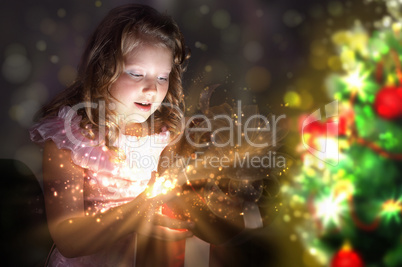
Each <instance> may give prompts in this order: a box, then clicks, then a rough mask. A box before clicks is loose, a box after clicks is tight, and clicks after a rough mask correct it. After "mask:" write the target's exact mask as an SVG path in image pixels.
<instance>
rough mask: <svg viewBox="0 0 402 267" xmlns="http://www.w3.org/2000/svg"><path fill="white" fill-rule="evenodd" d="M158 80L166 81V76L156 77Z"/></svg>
mask: <svg viewBox="0 0 402 267" xmlns="http://www.w3.org/2000/svg"><path fill="white" fill-rule="evenodd" d="M158 80H159V81H162V82H167V81H168V78H166V77H158Z"/></svg>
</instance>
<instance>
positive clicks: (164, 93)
mask: <svg viewBox="0 0 402 267" xmlns="http://www.w3.org/2000/svg"><path fill="white" fill-rule="evenodd" d="M168 90H169V85H167V86H166V87H164V88H163V89H162V90H160V92H159V100H160V101H161V102H162V101H163V100H164V99H165V97H166V95H167V93H168Z"/></svg>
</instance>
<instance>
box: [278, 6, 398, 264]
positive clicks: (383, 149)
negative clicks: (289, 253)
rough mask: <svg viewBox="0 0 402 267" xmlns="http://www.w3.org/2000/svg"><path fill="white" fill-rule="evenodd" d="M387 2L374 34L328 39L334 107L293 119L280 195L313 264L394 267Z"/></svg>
mask: <svg viewBox="0 0 402 267" xmlns="http://www.w3.org/2000/svg"><path fill="white" fill-rule="evenodd" d="M388 2H389V3H387V4H388V7H389V9H388V10H389V12H390V13H391V15H393V16H394V19H391V18H390V17H387V19H385V20H384V21H382V22H381V28H377V29H376V30H375V31H373V32H368V31H367V30H366V29H365V28H364V27H363V26H362V25H360V24H359V23H358V22H357V23H356V25H355V26H354V27H352V28H351V29H349V30H343V31H337V32H335V33H334V34H333V35H332V38H331V39H332V42H333V45H334V47H336V49H337V52H338V55H337V61H338V62H339V63H340V65H341V69H342V70H341V71H338V72H335V73H332V74H331V75H329V77H328V78H327V80H326V84H325V88H326V90H327V93H328V96H329V98H331V99H334V100H335V101H333V102H331V103H329V104H327V105H326V106H325V111H324V109H323V110H322V111H321V112H322V113H323V114H325V116H321V112H320V110H317V111H316V112H314V113H312V114H311V115H309V116H302V117H300V118H299V121H300V134H301V136H302V142H301V143H300V156H301V157H300V163H301V164H300V168H299V169H298V171H297V173H296V174H295V176H294V178H293V180H292V181H291V182H290V183H289V184H285V185H284V186H283V191H284V192H285V195H287V196H289V203H290V206H292V207H293V209H294V210H295V212H299V213H300V214H304V215H305V216H299V217H302V219H300V220H299V221H298V223H297V224H296V226H295V228H296V232H297V233H298V234H299V237H300V238H299V240H302V242H303V244H304V245H305V247H306V249H307V251H308V253H310V256H311V257H312V258H314V259H315V261H316V262H317V264H318V265H322V266H333V267H338V266H343V267H346V266H351V267H352V266H353V267H358V266H402V175H401V173H402V172H401V170H402V168H401V166H400V165H402V67H401V62H402V24H401V21H402V20H401V19H400V14H399V10H400V6H399V5H400V4H399V3H397V2H396V1H388ZM391 2H392V3H393V2H395V3H393V4H396V5H397V6H392V5H393V4H390V3H391ZM322 117H324V118H323V119H322Z"/></svg>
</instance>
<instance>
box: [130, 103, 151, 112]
mask: <svg viewBox="0 0 402 267" xmlns="http://www.w3.org/2000/svg"><path fill="white" fill-rule="evenodd" d="M134 104H135V106H136V107H137V108H138V109H139V110H141V111H149V110H151V106H152V103H149V102H134Z"/></svg>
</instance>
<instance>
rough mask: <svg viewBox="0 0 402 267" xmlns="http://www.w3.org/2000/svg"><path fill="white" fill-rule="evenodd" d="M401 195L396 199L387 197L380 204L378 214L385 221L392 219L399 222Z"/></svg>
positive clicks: (401, 210)
mask: <svg viewBox="0 0 402 267" xmlns="http://www.w3.org/2000/svg"><path fill="white" fill-rule="evenodd" d="M401 202H402V197H400V198H399V199H397V200H394V199H389V200H387V201H385V202H384V203H383V204H382V210H381V213H380V216H382V217H384V218H385V221H386V222H389V221H391V220H392V219H394V220H395V221H396V222H398V223H399V222H400V216H399V214H400V213H401V212H402V203H401Z"/></svg>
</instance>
